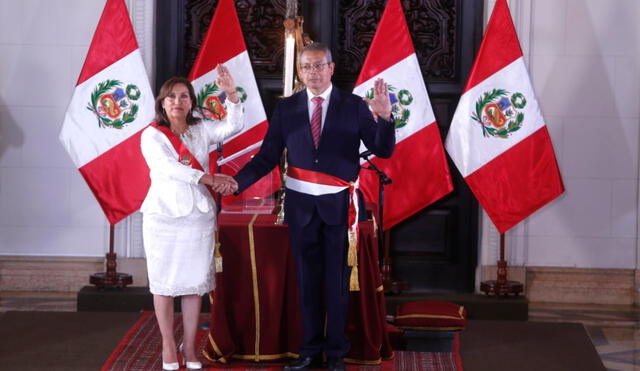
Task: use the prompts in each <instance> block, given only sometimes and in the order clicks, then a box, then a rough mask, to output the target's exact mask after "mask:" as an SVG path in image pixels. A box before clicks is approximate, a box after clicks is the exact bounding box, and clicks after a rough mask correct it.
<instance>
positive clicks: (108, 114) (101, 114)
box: [87, 79, 142, 129]
mask: <svg viewBox="0 0 640 371" xmlns="http://www.w3.org/2000/svg"><path fill="white" fill-rule="evenodd" d="M123 88H124V89H123ZM141 95H142V92H141V91H140V88H138V87H137V86H136V85H135V84H127V85H126V87H125V86H124V84H123V83H122V82H120V81H119V80H115V79H113V80H110V79H109V80H105V81H102V82H101V83H99V84H98V86H96V88H95V89H94V90H93V92H92V93H91V100H90V101H89V103H88V104H87V109H88V110H89V111H91V112H93V113H94V114H95V115H96V117H98V126H100V127H102V128H107V127H109V128H115V129H122V127H124V125H126V124H128V123H130V122H133V120H135V119H136V115H137V113H138V105H137V104H136V103H135V101H137V100H138V99H140V96H141Z"/></svg>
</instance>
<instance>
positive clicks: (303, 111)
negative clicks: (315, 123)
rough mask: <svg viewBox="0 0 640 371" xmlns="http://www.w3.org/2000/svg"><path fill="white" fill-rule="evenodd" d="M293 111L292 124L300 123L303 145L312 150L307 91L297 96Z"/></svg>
mask: <svg viewBox="0 0 640 371" xmlns="http://www.w3.org/2000/svg"><path fill="white" fill-rule="evenodd" d="M295 110H296V111H295V116H294V122H298V123H300V125H303V126H304V128H303V132H304V133H305V134H304V141H305V142H306V143H305V145H308V146H311V148H313V136H312V134H311V123H310V121H309V98H308V96H307V89H304V90H302V91H301V92H300V93H298V94H297V96H296V103H295Z"/></svg>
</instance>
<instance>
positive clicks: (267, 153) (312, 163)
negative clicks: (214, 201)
mask: <svg viewBox="0 0 640 371" xmlns="http://www.w3.org/2000/svg"><path fill="white" fill-rule="evenodd" d="M307 101H308V98H307V91H306V90H303V91H301V92H299V93H297V94H294V95H292V96H290V97H288V98H283V99H281V100H280V101H279V102H278V104H277V105H276V108H275V111H274V113H273V116H272V117H271V120H270V121H269V129H268V130H267V134H266V136H265V138H264V141H263V142H262V147H261V148H260V151H259V152H258V154H256V155H255V156H254V158H253V159H252V160H251V161H250V162H249V163H247V164H246V165H245V166H244V167H243V168H242V169H241V170H240V171H239V172H238V174H237V175H236V177H235V178H236V180H237V181H238V186H239V187H238V190H239V191H240V192H241V191H243V190H244V189H246V188H247V187H249V186H250V185H251V184H253V183H254V182H256V181H258V180H259V179H260V178H261V177H263V176H264V175H266V174H267V173H268V172H269V171H271V170H272V169H273V168H274V167H275V166H276V165H278V164H279V161H280V157H281V154H282V151H283V150H284V148H286V149H287V162H288V166H294V167H297V168H301V169H307V170H313V171H320V172H323V173H326V174H330V175H333V176H336V177H338V178H341V179H343V180H346V181H349V182H350V181H354V180H356V178H357V177H358V173H359V171H360V158H359V156H358V155H359V149H360V140H362V141H363V142H364V144H365V145H366V146H367V149H369V150H370V151H372V152H373V153H374V154H375V155H376V156H378V157H382V158H388V157H390V156H391V154H392V153H393V149H394V146H395V126H394V124H393V123H392V122H387V121H384V120H382V119H379V120H378V122H375V120H374V119H373V115H372V114H371V111H370V110H369V107H368V106H367V104H366V103H365V102H364V101H363V100H362V98H361V97H359V96H357V95H354V94H350V93H345V92H343V91H340V90H339V89H337V88H336V87H335V86H334V87H333V90H332V91H331V98H330V100H329V107H328V109H327V117H326V119H325V121H324V125H323V128H322V135H321V137H320V143H319V145H318V149H315V148H314V146H313V139H312V137H311V127H310V124H309V109H308V103H307ZM348 204H349V198H348V191H343V192H339V193H336V194H331V195H323V196H311V195H307V194H303V193H299V192H296V191H292V190H290V189H287V191H286V198H285V220H286V222H287V223H288V224H291V223H296V224H298V225H305V224H306V223H307V222H308V221H309V219H310V218H311V216H312V215H313V212H314V209H317V210H318V213H319V214H320V217H321V218H322V220H323V221H324V222H325V223H327V224H331V225H336V224H341V223H346V221H347V215H348V214H347V210H348V207H347V206H348Z"/></svg>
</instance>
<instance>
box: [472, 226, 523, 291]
mask: <svg viewBox="0 0 640 371" xmlns="http://www.w3.org/2000/svg"><path fill="white" fill-rule="evenodd" d="M504 245H505V242H504V233H500V260H498V272H497V274H498V277H497V279H496V280H495V281H494V280H491V281H482V282H481V283H480V291H482V292H484V293H485V294H487V295H496V296H507V295H510V294H513V295H515V296H518V295H519V294H520V293H522V291H523V289H524V285H523V284H522V283H521V282H518V281H509V280H508V279H507V261H506V260H505V257H504V255H505V254H504Z"/></svg>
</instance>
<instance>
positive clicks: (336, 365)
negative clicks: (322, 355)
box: [328, 358, 345, 371]
mask: <svg viewBox="0 0 640 371" xmlns="http://www.w3.org/2000/svg"><path fill="white" fill-rule="evenodd" d="M328 366H329V371H344V370H345V367H344V361H343V360H342V358H329V360H328Z"/></svg>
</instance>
